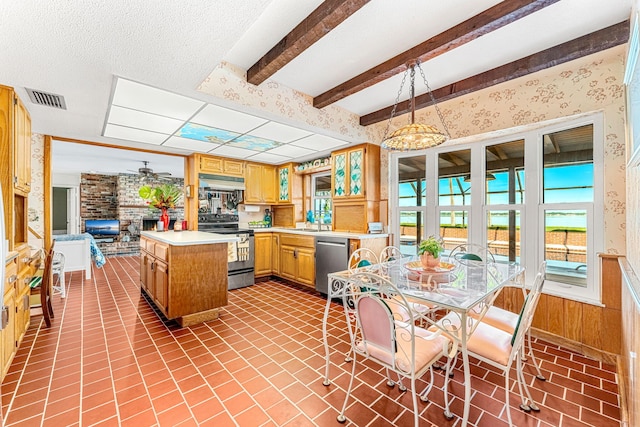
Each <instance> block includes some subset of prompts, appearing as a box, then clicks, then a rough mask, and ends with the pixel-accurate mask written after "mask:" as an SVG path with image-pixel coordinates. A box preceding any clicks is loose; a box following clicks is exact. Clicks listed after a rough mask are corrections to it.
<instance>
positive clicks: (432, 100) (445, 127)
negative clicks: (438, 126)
mask: <svg viewBox="0 0 640 427" xmlns="http://www.w3.org/2000/svg"><path fill="white" fill-rule="evenodd" d="M416 65H417V66H418V69H419V70H420V75H421V76H422V79H423V80H424V84H425V86H427V91H428V92H429V96H430V97H431V102H432V103H433V106H434V107H435V108H436V113H437V114H438V117H439V118H440V121H441V122H442V126H444V131H445V132H446V134H447V138H451V134H450V133H449V128H448V127H447V122H445V121H444V116H443V115H442V111H440V108H438V103H437V102H436V98H435V97H434V96H433V92H431V87H430V86H429V82H428V81H427V78H426V77H425V75H424V70H423V69H422V67H421V66H420V60H416Z"/></svg>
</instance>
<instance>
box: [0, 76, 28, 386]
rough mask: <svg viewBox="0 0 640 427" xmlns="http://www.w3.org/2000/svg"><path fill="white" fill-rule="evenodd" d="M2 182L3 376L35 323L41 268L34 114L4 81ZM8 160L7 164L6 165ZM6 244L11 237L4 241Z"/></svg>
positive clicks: (1, 92) (0, 107)
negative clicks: (36, 253) (35, 247)
mask: <svg viewBox="0 0 640 427" xmlns="http://www.w3.org/2000/svg"><path fill="white" fill-rule="evenodd" d="M0 164H2V165H3V167H2V168H1V169H0V185H1V186H2V197H3V205H4V218H5V223H4V227H5V230H6V239H7V244H8V249H9V253H8V256H7V258H6V259H5V260H4V262H5V265H6V273H5V277H3V278H2V280H4V284H5V289H4V295H2V297H3V303H4V306H3V313H2V316H0V319H2V320H1V321H2V322H3V323H4V326H5V327H4V328H3V329H2V331H0V347H1V351H0V377H1V378H4V375H5V374H6V372H7V369H8V368H9V365H10V364H11V361H12V360H13V357H14V355H15V352H16V350H17V348H18V346H19V345H20V343H21V342H22V339H23V337H24V334H25V331H26V329H27V327H28V325H29V321H30V314H29V294H30V288H29V282H30V281H31V278H32V277H33V275H34V273H35V270H36V261H37V260H36V259H34V258H33V257H32V255H31V248H30V247H29V245H28V243H27V240H28V234H27V233H28V226H29V225H28V197H29V191H30V189H31V117H30V116H29V112H28V111H27V109H26V108H25V106H24V104H23V103H22V101H21V100H20V98H18V96H17V95H16V93H15V91H14V90H13V88H10V87H7V86H1V85H0ZM5 165H6V166H5ZM0 244H5V242H0Z"/></svg>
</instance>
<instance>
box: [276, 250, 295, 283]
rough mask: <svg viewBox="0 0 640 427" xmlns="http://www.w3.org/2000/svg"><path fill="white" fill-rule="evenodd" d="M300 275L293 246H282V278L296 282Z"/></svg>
mask: <svg viewBox="0 0 640 427" xmlns="http://www.w3.org/2000/svg"><path fill="white" fill-rule="evenodd" d="M297 274H298V260H297V259H296V249H295V248H294V247H293V246H285V245H283V246H280V276H281V277H284V278H285V279H290V280H296V277H297Z"/></svg>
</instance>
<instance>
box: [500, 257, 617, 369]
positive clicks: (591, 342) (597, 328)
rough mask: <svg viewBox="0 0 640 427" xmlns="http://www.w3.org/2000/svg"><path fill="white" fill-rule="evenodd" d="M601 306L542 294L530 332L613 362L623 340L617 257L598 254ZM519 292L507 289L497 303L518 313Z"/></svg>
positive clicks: (520, 293)
mask: <svg viewBox="0 0 640 427" xmlns="http://www.w3.org/2000/svg"><path fill="white" fill-rule="evenodd" d="M600 259H601V263H602V265H601V274H602V280H601V283H602V303H603V304H604V307H599V306H595V305H592V304H586V303H582V302H578V301H573V300H569V299H566V298H562V297H557V296H553V295H546V294H543V295H542V296H541V297H540V302H539V303H538V308H537V310H536V314H535V317H534V319H533V324H532V326H533V328H534V330H533V334H534V335H536V336H538V337H540V338H543V339H546V340H548V341H551V342H554V343H556V344H561V345H563V346H565V347H567V348H570V349H572V350H575V351H578V352H580V353H582V354H584V355H586V356H591V357H594V358H596V359H599V360H603V361H605V362H607V363H611V364H616V363H617V360H616V359H617V357H616V356H617V355H619V354H620V351H621V350H620V349H621V342H622V332H621V331H622V328H621V321H622V311H621V310H622V304H621V285H622V278H621V272H620V267H619V265H618V256H615V255H608V254H601V256H600ZM523 301H524V299H523V295H522V291H521V290H520V289H517V288H506V289H504V291H503V292H502V294H501V295H500V296H499V297H498V299H497V300H496V305H498V306H500V307H503V308H505V309H507V310H510V311H513V312H515V313H518V312H519V311H520V308H521V307H522V304H523Z"/></svg>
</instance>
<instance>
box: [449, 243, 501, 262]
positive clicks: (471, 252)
mask: <svg viewBox="0 0 640 427" xmlns="http://www.w3.org/2000/svg"><path fill="white" fill-rule="evenodd" d="M449 259H451V260H453V261H455V262H457V263H459V264H463V265H476V264H484V263H490V262H496V258H495V256H494V255H493V252H491V250H489V248H486V247H484V246H481V245H476V244H473V243H463V244H461V245H458V246H456V247H455V248H453V249H451V252H449Z"/></svg>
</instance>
